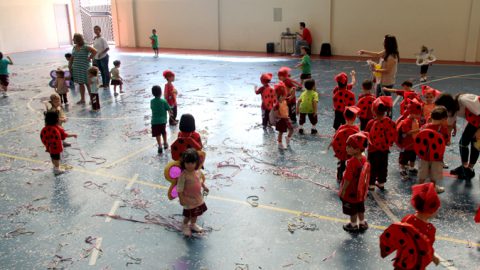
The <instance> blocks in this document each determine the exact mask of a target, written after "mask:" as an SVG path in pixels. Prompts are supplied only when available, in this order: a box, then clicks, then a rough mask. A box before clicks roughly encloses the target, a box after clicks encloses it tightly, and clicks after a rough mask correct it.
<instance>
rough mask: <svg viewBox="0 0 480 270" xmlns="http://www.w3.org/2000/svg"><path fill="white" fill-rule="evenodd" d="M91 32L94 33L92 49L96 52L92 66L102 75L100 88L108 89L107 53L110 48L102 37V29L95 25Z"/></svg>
mask: <svg viewBox="0 0 480 270" xmlns="http://www.w3.org/2000/svg"><path fill="white" fill-rule="evenodd" d="M93 32H94V33H95V38H94V39H93V48H95V50H97V54H96V55H95V61H94V65H95V66H97V67H98V69H99V70H100V73H101V74H102V85H100V87H109V86H110V69H109V68H108V60H109V56H108V51H109V50H110V47H109V46H108V43H107V40H106V39H105V38H103V37H102V29H101V28H100V26H98V25H96V26H95V27H93Z"/></svg>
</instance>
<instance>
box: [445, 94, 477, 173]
mask: <svg viewBox="0 0 480 270" xmlns="http://www.w3.org/2000/svg"><path fill="white" fill-rule="evenodd" d="M479 99H480V97H479V96H477V95H474V94H458V95H456V96H455V97H453V96H452V95H450V94H446V93H444V94H441V95H440V96H439V97H438V98H437V100H436V101H435V105H437V106H445V108H447V111H448V125H449V128H450V129H449V130H451V131H453V132H452V136H455V135H456V133H457V117H462V118H465V119H466V120H467V125H466V126H465V129H464V130H463V133H462V137H461V138H460V141H459V143H458V144H459V149H460V157H461V159H462V165H460V166H458V167H457V168H455V169H453V170H451V171H450V174H452V175H457V177H458V179H466V180H470V179H472V178H473V177H474V176H475V171H474V170H473V166H474V165H475V163H477V160H478V156H479V150H478V148H477V147H478V145H476V144H477V138H479V139H480V130H479V123H480V100H479ZM466 114H468V116H466Z"/></svg>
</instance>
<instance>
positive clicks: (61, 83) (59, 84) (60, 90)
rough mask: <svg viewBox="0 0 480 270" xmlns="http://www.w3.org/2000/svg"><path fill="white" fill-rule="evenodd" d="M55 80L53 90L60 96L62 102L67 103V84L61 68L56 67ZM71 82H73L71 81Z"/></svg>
mask: <svg viewBox="0 0 480 270" xmlns="http://www.w3.org/2000/svg"><path fill="white" fill-rule="evenodd" d="M55 73H56V74H57V80H56V81H55V92H57V94H58V95H59V96H60V99H61V102H62V104H65V105H68V98H67V93H68V85H67V81H66V79H65V72H64V71H63V70H61V69H57V71H56V72H55ZM71 83H73V82H71Z"/></svg>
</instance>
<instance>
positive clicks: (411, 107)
mask: <svg viewBox="0 0 480 270" xmlns="http://www.w3.org/2000/svg"><path fill="white" fill-rule="evenodd" d="M407 110H408V112H409V114H417V115H418V114H420V115H421V114H422V112H423V104H422V103H421V102H420V101H418V99H416V98H414V99H412V100H410V102H409V103H408V106H407Z"/></svg>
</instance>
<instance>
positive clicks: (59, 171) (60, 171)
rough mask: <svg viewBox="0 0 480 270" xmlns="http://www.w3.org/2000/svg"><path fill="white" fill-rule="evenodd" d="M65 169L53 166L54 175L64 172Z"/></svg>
mask: <svg viewBox="0 0 480 270" xmlns="http://www.w3.org/2000/svg"><path fill="white" fill-rule="evenodd" d="M64 172H65V170H63V169H61V168H53V174H54V175H60V174H62V173H64Z"/></svg>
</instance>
